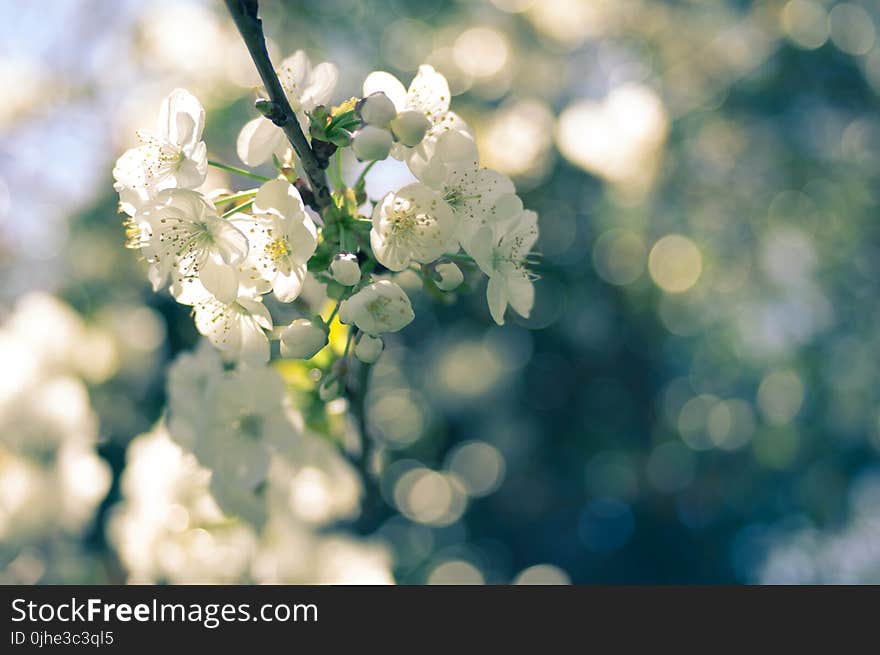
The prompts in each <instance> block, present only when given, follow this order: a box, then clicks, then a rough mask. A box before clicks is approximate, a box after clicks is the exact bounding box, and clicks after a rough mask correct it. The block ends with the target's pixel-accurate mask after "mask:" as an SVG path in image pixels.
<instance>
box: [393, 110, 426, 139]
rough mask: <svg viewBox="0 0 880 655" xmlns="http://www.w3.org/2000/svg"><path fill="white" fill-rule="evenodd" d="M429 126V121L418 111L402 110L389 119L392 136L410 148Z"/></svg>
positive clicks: (423, 136)
mask: <svg viewBox="0 0 880 655" xmlns="http://www.w3.org/2000/svg"><path fill="white" fill-rule="evenodd" d="M430 128H431V121H429V120H428V119H427V117H425V115H424V114H423V113H422V112H420V111H402V112H400V113H399V114H398V115H397V118H395V119H394V120H393V121H391V131H392V132H393V133H394V138H395V139H397V140H398V141H400V142H401V143H402V144H403V145H405V146H408V147H410V148H414V147H415V146H417V145H419V144H420V143H421V142H422V139H424V138H425V134H426V133H427V132H428V130H429V129H430Z"/></svg>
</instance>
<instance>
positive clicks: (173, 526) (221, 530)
mask: <svg viewBox="0 0 880 655" xmlns="http://www.w3.org/2000/svg"><path fill="white" fill-rule="evenodd" d="M175 437H176V435H175ZM210 479H211V472H210V471H209V470H208V469H206V468H203V467H202V466H200V465H199V463H198V462H197V461H196V458H195V457H194V456H193V455H192V454H191V453H189V452H187V451H186V450H184V449H182V448H181V447H180V446H178V445H177V444H176V443H175V442H174V441H172V440H171V438H170V437H169V435H168V433H167V431H166V430H165V428H164V427H163V426H162V425H161V424H160V425H158V426H157V427H156V428H155V429H154V430H153V431H152V432H150V433H147V434H143V435H141V436H139V437H136V438H135V439H133V440H132V441H131V443H130V444H129V446H128V452H127V454H126V467H125V471H124V473H123V474H122V481H121V491H122V498H123V500H122V502H121V503H120V504H119V505H117V506H116V507H114V509H113V512H112V515H111V519H110V522H109V524H108V536H109V538H110V541H111V542H112V543H113V545H114V546H115V548H116V552H117V553H118V554H119V558H120V560H122V563H123V564H124V565H125V567H126V569H127V571H128V582H129V583H132V584H137V583H140V584H145V583H156V582H168V583H173V584H187V583H189V584H210V583H213V584H220V583H233V582H243V581H244V580H245V579H246V578H245V575H246V573H247V567H248V564H249V562H250V559H251V557H252V556H253V553H254V551H255V549H256V545H257V538H256V535H255V534H254V533H253V531H252V530H251V529H250V528H249V527H248V526H247V525H245V524H242V523H238V522H235V521H231V520H230V519H229V518H228V517H227V516H226V515H225V514H224V513H223V511H222V510H221V509H220V507H219V506H218V505H217V502H216V501H215V499H214V498H213V497H212V496H211V494H210V492H209V489H208V485H209V480H210Z"/></svg>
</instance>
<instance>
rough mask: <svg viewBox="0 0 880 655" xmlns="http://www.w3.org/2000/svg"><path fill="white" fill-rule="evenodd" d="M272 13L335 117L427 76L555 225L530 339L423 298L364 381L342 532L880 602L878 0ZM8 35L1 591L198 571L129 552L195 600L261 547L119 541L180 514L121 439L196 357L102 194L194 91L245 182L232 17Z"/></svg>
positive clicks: (400, 6) (495, 566) (503, 570)
mask: <svg viewBox="0 0 880 655" xmlns="http://www.w3.org/2000/svg"><path fill="white" fill-rule="evenodd" d="M261 4H263V5H264V6H263V7H262V15H263V18H264V23H265V25H266V31H267V34H268V36H269V37H270V39H271V41H272V44H271V48H270V50H271V52H272V55H273V58H274V59H275V61H276V62H277V61H279V60H280V58H281V57H282V56H285V55H287V54H290V53H292V52H293V51H294V50H295V49H297V48H304V49H305V50H306V51H307V52H308V53H309V54H310V56H311V57H312V60H313V61H322V60H330V61H333V62H335V63H336V64H337V65H338V66H339V67H340V69H341V71H342V76H341V80H340V85H339V87H338V90H337V98H336V100H337V101H342V100H345V99H346V98H348V97H350V96H352V95H358V94H359V92H360V83H361V81H362V80H363V78H364V76H365V75H366V74H367V73H368V72H369V71H371V70H373V69H384V70H388V71H391V72H393V73H395V74H396V75H398V76H399V77H400V78H401V79H403V80H404V82H405V83H408V81H409V79H410V78H411V77H412V75H413V74H414V71H415V70H416V68H417V67H418V65H419V64H420V63H423V62H427V63H430V64H432V65H434V66H435V67H436V68H438V70H440V71H441V72H442V73H444V74H445V75H446V76H447V77H448V79H449V82H450V86H451V88H452V92H453V94H454V98H453V109H454V110H455V111H457V112H458V113H460V114H462V115H463V116H464V117H465V118H466V119H467V121H468V122H469V123H470V124H471V125H472V126H473V128H474V129H475V131H476V134H477V136H478V140H479V145H480V149H481V153H482V157H483V163H484V164H485V165H487V166H490V167H493V168H496V169H498V170H500V171H503V172H504V173H506V174H508V175H510V176H511V177H513V178H514V180H515V181H516V183H517V186H518V189H519V190H520V192H521V193H522V195H523V197H524V201H525V204H526V206H527V207H530V208H533V209H535V210H537V211H538V212H539V215H540V223H539V224H540V229H541V238H540V240H539V242H538V246H537V249H538V250H539V251H540V252H541V253H542V254H543V262H542V265H541V271H540V273H541V276H542V279H541V280H540V281H539V282H538V283H537V303H536V307H535V310H534V312H533V314H532V316H531V318H529V319H528V320H521V319H518V318H515V319H513V320H511V321H509V323H508V325H506V326H505V327H503V328H498V327H496V326H494V324H493V323H492V321H491V319H490V318H489V316H488V311H487V309H486V302H485V295H484V293H483V289H481V288H477V289H476V290H475V291H474V293H473V294H471V295H466V294H459V295H458V296H457V297H455V298H453V299H452V300H451V301H450V303H449V304H448V305H447V306H443V305H438V304H436V303H435V302H432V301H430V300H429V299H428V298H427V297H426V296H425V295H424V294H418V293H417V292H414V293H412V294H411V296H412V297H413V299H414V302H415V303H416V305H417V306H416V316H417V318H416V321H415V323H413V324H412V325H411V326H410V327H409V328H408V329H407V330H405V331H404V332H403V333H401V334H400V335H398V337H397V338H396V339H395V340H393V341H391V342H390V343H389V344H388V348H387V351H386V353H385V354H384V355H383V357H382V359H381V360H380V361H379V363H378V364H377V365H376V366H375V367H374V370H373V376H372V387H371V391H370V395H369V397H368V399H367V413H368V424H369V427H370V430H371V434H372V436H373V438H374V439H375V440H376V441H377V443H378V444H379V445H380V447H381V449H382V452H383V453H384V455H385V463H386V464H385V466H384V467H383V470H382V473H381V479H380V486H381V491H382V494H383V497H384V499H385V502H384V503H382V504H381V506H379V507H374V508H372V509H371V510H370V511H369V512H368V513H367V514H365V515H364V516H363V517H362V519H361V520H360V521H358V522H356V523H355V524H354V525H350V524H349V525H345V526H343V528H344V529H345V530H346V531H347V532H348V534H357V535H360V537H357V538H358V539H360V538H362V539H368V540H369V543H370V547H371V548H375V549H379V550H376V551H371V552H372V553H373V555H371V557H372V556H375V557H374V558H373V559H372V560H370V561H372V562H375V561H378V560H376V558H379V560H381V562H382V564H381V567H380V568H381V569H382V571H384V573H382V575H379V576H378V579H382V578H383V576H384V577H388V576H393V579H394V580H396V581H397V582H400V583H424V582H434V583H442V582H456V583H458V582H462V583H463V582H472V583H507V582H510V581H514V580H515V581H518V582H527V581H532V582H568V581H571V582H574V583H733V582H748V583H753V582H762V583H835V582H846V583H867V582H874V583H878V582H880V465H878V450H880V385H878V384H877V378H878V365H877V362H878V358H880V331H878V330H877V323H878V318H880V303H878V301H877V298H878V297H880V288H878V287H880V228H878V226H880V222H878V192H880V113H878V109H880V36H878V33H877V31H878V29H880V5H878V4H877V3H876V2H872V1H870V0H852V1H850V2H836V1H835V0H787V1H786V0H755V1H751V2H750V1H748V0H711V1H708V0H667V1H662V0H491V1H489V0H455V1H452V0H446V1H437V2H418V1H415V0H373V1H370V2H363V1H360V0H339V1H337V2H332V3H330V2H323V1H321V0H310V1H302V2H280V1H279V2H263V3H261ZM0 21H2V24H3V25H4V33H3V37H2V39H0V80H2V81H3V88H5V89H6V95H5V97H4V102H3V103H0V275H2V280H3V284H2V287H0V362H2V371H0V570H2V573H0V580H2V581H3V582H26V583H31V582H85V583H89V582H111V583H112V582H122V581H125V580H132V579H135V580H147V581H157V582H162V581H175V580H179V579H180V578H175V577H174V576H173V575H168V574H164V575H159V574H155V573H149V572H146V573H145V572H143V571H141V572H140V573H138V571H139V570H140V569H138V566H139V562H142V560H143V559H144V558H147V559H149V558H150V557H154V554H145V553H140V554H138V553H134V554H133V553H132V551H131V548H129V549H128V550H126V549H125V548H122V550H120V546H119V544H120V543H124V542H125V541H126V540H127V541H128V542H132V541H134V542H138V543H142V544H148V545H144V548H154V549H156V550H157V552H159V553H160V557H159V559H160V560H162V561H173V562H178V561H188V562H190V564H191V563H192V562H198V564H199V565H200V566H202V567H203V568H204V576H201V577H200V576H199V575H196V574H195V573H192V572H191V574H190V575H189V576H188V577H187V576H184V578H183V579H189V580H202V579H204V580H217V579H231V580H251V579H254V578H256V579H258V580H263V579H267V578H265V576H264V577H261V576H260V575H256V574H252V575H251V576H250V577H248V576H237V574H233V573H228V571H230V570H231V569H230V568H229V567H230V566H231V564H230V563H229V562H230V560H229V554H230V553H232V554H233V555H234V554H239V555H240V554H241V553H244V552H245V551H246V550H247V549H248V548H250V547H251V545H250V542H249V541H248V537H247V536H246V535H244V536H242V535H238V536H235V535H233V536H229V535H227V536H226V537H225V538H226V541H224V546H223V548H225V549H226V550H219V551H218V550H217V548H215V546H216V543H217V539H216V538H214V537H212V536H211V534H209V533H210V531H206V530H204V529H202V530H200V531H193V534H191V535H189V536H188V537H187V539H189V541H178V542H175V544H174V548H171V546H170V545H169V544H168V543H166V541H163V539H164V538H163V539H159V538H156V536H155V535H156V534H158V532H157V531H160V528H161V530H166V531H168V530H170V531H171V532H174V533H175V534H181V533H182V531H183V528H182V527H181V526H180V525H177V524H176V523H175V521H176V520H178V519H179V516H178V515H177V514H175V513H174V512H169V513H166V514H167V516H166V514H162V516H163V517H164V518H162V519H161V521H160V523H162V521H164V523H162V525H161V526H159V527H155V526H153V527H149V526H146V524H145V523H143V522H141V523H138V521H137V520H133V522H132V520H130V521H129V522H128V525H129V527H128V528H126V527H125V525H126V524H125V523H124V522H122V524H121V525H122V527H119V524H117V527H115V528H112V529H111V527H110V526H111V525H113V524H114V520H113V517H114V515H118V513H119V507H120V506H121V505H120V503H122V504H126V503H127V504H128V505H126V506H127V507H129V509H130V507H131V506H132V504H133V503H134V504H135V505H137V503H138V502H140V503H141V506H143V503H144V502H148V501H149V499H150V498H153V497H154V495H156V494H159V495H161V494H162V493H164V492H163V491H162V490H161V489H158V488H157V487H156V485H161V484H163V480H164V478H163V479H159V478H161V476H158V474H157V473H155V471H157V470H160V469H161V470H162V471H165V472H166V473H167V471H168V470H169V469H168V464H167V462H168V461H169V460H168V459H167V457H166V455H167V453H166V455H162V454H161V453H159V451H161V445H159V446H156V443H154V442H150V443H153V445H154V446H155V447H154V448H153V450H152V451H149V452H147V451H148V450H149V448H147V442H146V441H141V442H140V443H141V445H142V447H141V448H139V449H138V448H131V449H129V444H130V442H131V441H132V440H133V439H135V438H136V437H138V435H144V434H146V435H149V434H150V433H151V431H153V432H154V433H155V431H156V428H154V426H155V425H156V422H157V420H158V419H159V418H160V416H161V413H162V411H163V407H164V404H165V382H166V368H167V365H168V363H169V362H170V360H172V359H173V358H174V357H176V356H177V355H178V354H179V353H180V352H181V351H186V350H191V349H193V348H194V347H195V344H196V343H197V341H198V340H197V335H196V333H195V330H194V328H193V326H192V321H191V319H190V317H189V315H188V311H187V309H188V308H186V307H183V306H180V305H177V304H175V303H174V302H173V301H172V300H171V299H170V298H169V297H167V296H166V295H163V294H159V295H157V294H153V293H152V292H151V290H150V289H149V285H148V283H147V282H146V277H145V275H144V272H145V266H144V264H143V263H142V262H139V261H138V258H137V256H135V254H134V253H132V252H131V251H128V250H125V249H124V248H123V243H124V234H123V229H122V227H121V216H120V215H119V214H117V211H116V202H117V199H116V195H115V194H114V192H113V189H112V178H111V175H110V171H111V169H112V165H113V162H114V161H115V159H116V157H118V156H119V154H120V153H121V152H122V151H123V150H124V149H125V148H127V147H130V146H131V145H133V144H134V142H135V137H134V131H135V129H137V128H140V127H144V126H150V125H152V123H153V121H154V116H155V113H156V111H157V108H158V106H159V103H160V102H161V99H162V98H163V97H164V96H165V95H166V94H167V93H168V92H169V91H170V90H171V89H173V88H174V87H176V86H184V87H186V88H188V89H190V90H191V91H192V92H193V93H195V94H196V95H197V96H198V97H199V98H200V99H201V100H202V102H203V103H204V104H205V105H206V107H207V108H208V120H207V129H206V135H205V139H206V141H207V143H208V148H209V153H210V154H211V156H212V158H213V159H219V160H221V161H226V162H228V163H230V164H233V165H237V164H239V162H238V161H237V158H236V156H235V147H234V145H235V137H236V135H237V133H238V130H239V129H240V127H241V125H243V123H244V122H245V121H246V120H248V119H249V118H252V117H253V115H254V114H253V109H252V102H253V99H254V87H255V86H256V84H257V80H256V77H255V73H254V70H253V65H252V63H251V62H250V60H249V59H248V58H247V55H246V52H245V50H244V48H243V46H242V45H241V43H240V40H239V37H238V35H237V33H236V32H235V30H234V26H233V25H232V23H231V21H230V20H229V19H228V18H227V16H226V14H225V8H224V7H223V5H222V3H220V2H208V1H198V0H187V1H175V2H170V1H160V0H151V1H149V2H135V1H118V2H104V1H98V0H94V1H89V0H52V2H50V3H48V4H47V3H39V4H37V3H19V2H12V1H11V0H0ZM402 175H403V171H402V170H401V169H400V168H399V167H397V166H395V164H394V163H391V162H389V163H387V164H383V165H381V166H377V167H376V168H375V169H374V173H373V174H372V176H371V178H370V179H371V181H370V185H369V186H368V191H370V193H371V195H373V196H375V195H377V193H379V192H380V191H381V190H382V189H383V185H387V186H388V187H389V188H390V186H391V185H392V184H394V183H395V182H397V183H399V180H400V179H402V177H401V176H402ZM239 182H240V181H239ZM209 183H210V184H211V185H213V186H224V185H233V184H235V183H236V181H235V180H229V179H228V178H224V177H223V174H218V172H217V171H213V170H212V172H211V176H210V178H209ZM160 436H161V435H160ZM157 438H158V437H157ZM154 441H155V439H154ZM157 448H158V450H157ZM127 451H128V454H127ZM154 451H155V452H154ZM138 453H140V454H139V455H138ZM151 453H152V454H151ZM169 456H170V455H169ZM151 457H152V459H150V458H151ZM163 458H164V459H163ZM171 458H172V459H173V457H171ZM150 462H152V468H151V467H150ZM184 468H185V467H184ZM175 470H176V469H175ZM138 471H139V473H138ZM151 471H152V473H151ZM126 472H128V473H126ZM124 473H126V476H127V477H125V478H124V477H123V474H124ZM156 476H158V477H156ZM169 476H170V474H169V475H166V476H165V477H166V478H169V479H170V477H169ZM138 480H140V483H138ZM164 483H168V484H170V482H168V481H167V480H165V482H164ZM139 485H140V486H139ZM157 489H158V490H157ZM138 494H140V496H138ZM140 497H142V498H141V500H138V498H140ZM144 498H146V500H144ZM175 507H177V506H176V505H175ZM128 516H129V518H131V516H134V517H135V519H136V518H137V514H136V513H135V514H134V515H132V514H131V513H129V515H128ZM175 517H176V518H175ZM154 518H155V517H154ZM145 520H146V519H145ZM178 523H179V520H178ZM175 526H176V527H175ZM331 527H332V526H331ZM178 528H179V529H178ZM120 530H121V531H122V532H123V533H125V534H124V535H123V538H122V539H121V540H120V537H119V534H120ZM126 530H129V532H128V533H126V532H125V531H126ZM151 530H152V532H151ZM145 535H147V536H145ZM147 537H149V538H147ZM190 537H191V538H190ZM139 539H140V541H138V540H139ZM211 539H214V541H211ZM352 539H355V537H352ZM347 543H348V542H341V541H338V540H337V541H332V542H327V543H325V544H324V545H323V546H321V548H320V553H321V555H322V556H324V555H326V554H327V553H328V552H329V553H339V552H342V553H343V555H340V557H341V558H342V559H341V560H340V561H344V562H349V563H350V562H351V558H350V557H349V556H348V555H345V553H347V552H348V551H346V550H345V549H346V548H347V547H348V546H347V545H346V544H347ZM206 544H207V545H206ZM212 544H213V545H212ZM349 545H350V544H349ZM280 547H281V548H282V549H284V548H288V547H289V544H286V543H285V542H283V540H282V542H281V546H280ZM212 548H213V550H212ZM187 549H188V550H187ZM380 551H381V552H380ZM218 553H219V555H218ZM184 555H187V556H188V557H189V558H190V559H186V557H184ZM209 555H210V556H209ZM211 557H215V559H211ZM334 557H335V555H334ZM138 558H140V559H138ZM175 558H177V559H175ZM181 558H183V559H181ZM316 561H317V560H316ZM315 566H324V565H323V564H320V563H318V564H315ZM327 566H330V565H327ZM211 567H214V570H211ZM330 567H331V568H333V570H334V571H335V573H334V575H335V576H336V577H333V576H330V578H327V577H324V578H321V580H322V581H326V580H327V579H330V580H333V581H352V580H353V579H356V578H357V576H356V575H354V574H352V575H347V573H346V571H349V569H345V568H344V567H343V570H340V569H339V567H338V566H336V565H332V566H330ZM334 567H336V568H334ZM350 570H352V571H354V569H350ZM371 570H372V569H371ZM312 577H314V576H312ZM312 577H308V576H306V577H304V578H296V579H297V580H299V579H305V580H311V579H312ZM367 578H368V579H370V580H375V579H377V578H376V577H372V578H371V577H369V576H367ZM285 580H287V581H289V579H285Z"/></svg>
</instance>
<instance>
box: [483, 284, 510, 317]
mask: <svg viewBox="0 0 880 655" xmlns="http://www.w3.org/2000/svg"><path fill="white" fill-rule="evenodd" d="M486 301H487V302H488V304H489V313H490V314H492V319H493V320H494V321H495V322H496V323H498V325H504V310H505V309H507V292H506V290H505V288H504V281H503V279H502V278H501V277H499V276H492V277H490V278H489V284H487V285H486Z"/></svg>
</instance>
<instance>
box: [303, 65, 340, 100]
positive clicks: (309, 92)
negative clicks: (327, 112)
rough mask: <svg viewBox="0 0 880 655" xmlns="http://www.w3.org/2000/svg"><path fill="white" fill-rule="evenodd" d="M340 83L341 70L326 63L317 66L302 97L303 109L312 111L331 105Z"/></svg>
mask: <svg viewBox="0 0 880 655" xmlns="http://www.w3.org/2000/svg"><path fill="white" fill-rule="evenodd" d="M338 81H339V69H338V68H336V66H335V65H334V64H331V63H330V62H327V61H325V62H323V63H320V64H318V65H317V66H315V68H314V69H312V74H311V76H310V78H309V85H308V87H307V88H306V89H305V91H304V93H303V95H302V100H301V103H302V108H303V109H304V110H306V111H311V110H312V109H314V108H315V107H317V106H318V105H326V104H329V103H330V99H331V97H332V96H333V91H335V90H336V83H337V82H338Z"/></svg>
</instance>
